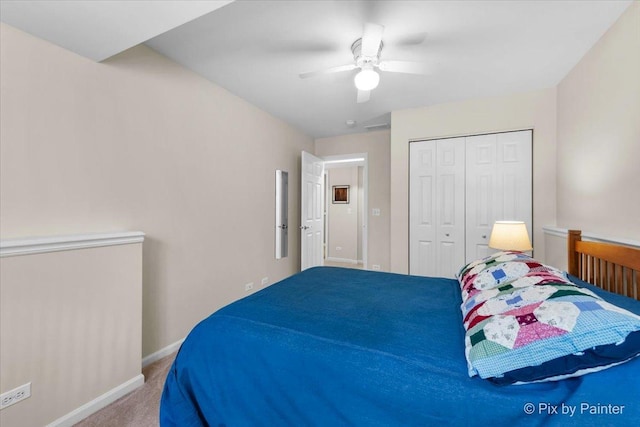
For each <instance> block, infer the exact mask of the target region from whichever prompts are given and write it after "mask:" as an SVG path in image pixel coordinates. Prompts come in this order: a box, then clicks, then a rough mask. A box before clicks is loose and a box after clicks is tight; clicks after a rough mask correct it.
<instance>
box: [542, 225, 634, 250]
mask: <svg viewBox="0 0 640 427" xmlns="http://www.w3.org/2000/svg"><path fill="white" fill-rule="evenodd" d="M542 229H543V230H544V232H545V234H549V235H551V236H558V237H565V238H566V237H567V234H569V230H568V229H567V228H561V227H554V226H545V227H542ZM582 239H583V240H587V241H591V242H603V243H613V244H616V245H626V246H632V247H635V248H640V242H639V241H637V240H632V239H624V238H613V237H604V236H601V235H599V234H595V233H590V232H587V231H583V232H582Z"/></svg>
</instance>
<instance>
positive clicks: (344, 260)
mask: <svg viewBox="0 0 640 427" xmlns="http://www.w3.org/2000/svg"><path fill="white" fill-rule="evenodd" d="M326 260H327V261H331V262H342V263H345V264H358V260H355V259H351V258H336V257H332V256H328V257H327V258H326Z"/></svg>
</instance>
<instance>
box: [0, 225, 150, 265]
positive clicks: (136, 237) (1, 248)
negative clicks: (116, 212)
mask: <svg viewBox="0 0 640 427" xmlns="http://www.w3.org/2000/svg"><path fill="white" fill-rule="evenodd" d="M144 236H145V234H144V233H143V232H141V231H123V232H114V233H90V234H75V235H66V236H49V237H28V238H24V239H6V240H0V257H2V258H4V257H9V256H18V255H30V254H40V253H46V252H56V251H69V250H73V249H84V248H95V247H101V246H114V245H128V244H131V243H142V242H143V241H144Z"/></svg>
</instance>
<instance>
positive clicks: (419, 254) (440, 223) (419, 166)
mask: <svg viewBox="0 0 640 427" xmlns="http://www.w3.org/2000/svg"><path fill="white" fill-rule="evenodd" d="M464 151H465V141H464V138H449V139H440V140H432V141H421V142H417V143H412V144H411V145H410V154H409V155H410V165H409V168H410V171H411V172H410V173H411V179H410V187H409V188H410V194H409V200H410V213H409V214H410V218H411V220H410V231H409V234H410V236H411V239H410V246H411V247H410V259H409V268H410V274H415V275H419V276H441V277H452V276H453V274H454V273H455V271H456V269H459V268H460V266H461V265H462V264H461V262H462V261H464V257H465V236H464V232H465V231H464V230H465V223H464V222H465V208H464V185H465V184H464V168H465V162H464Z"/></svg>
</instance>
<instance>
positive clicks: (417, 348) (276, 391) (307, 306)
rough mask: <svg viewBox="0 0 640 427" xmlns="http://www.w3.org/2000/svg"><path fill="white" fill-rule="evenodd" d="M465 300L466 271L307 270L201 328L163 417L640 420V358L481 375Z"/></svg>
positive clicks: (203, 420)
mask: <svg viewBox="0 0 640 427" xmlns="http://www.w3.org/2000/svg"><path fill="white" fill-rule="evenodd" d="M592 289H593V288H592ZM596 292H598V293H599V294H600V295H602V296H603V297H604V298H606V299H607V300H609V301H610V302H613V303H615V304H617V305H619V306H622V307H623V308H626V309H627V310H630V311H633V312H635V313H638V314H640V302H637V301H633V300H631V299H628V298H624V297H619V296H617V295H612V294H609V293H606V292H603V291H599V290H598V291H596ZM460 302H461V298H460V289H459V286H458V282H456V281H455V280H450V279H439V278H423V277H415V276H405V275H398V274H389V273H379V272H369V271H360V270H350V269H341V268H330V267H319V268H313V269H309V270H306V271H304V272H302V273H299V274H297V275H294V276H292V277H290V278H287V279H285V280H283V281H281V282H279V283H277V284H274V285H272V286H270V287H268V288H266V289H264V290H262V291H260V292H257V293H255V294H253V295H251V296H249V297H247V298H244V299H242V300H240V301H237V302H235V303H233V304H231V305H229V306H227V307H225V308H223V309H221V310H219V311H217V312H216V313H214V314H212V315H211V316H210V317H208V318H207V319H205V320H204V321H202V322H201V323H200V324H198V325H197V326H196V327H195V328H194V329H193V330H192V331H191V333H190V334H189V336H188V337H187V339H186V340H185V342H184V343H183V344H182V347H181V349H180V351H179V353H178V355H177V357H176V360H175V362H174V364H173V366H172V368H171V369H170V371H169V374H168V376H167V381H166V384H165V388H164V391H163V395H162V401H161V408H160V421H161V425H162V426H165V427H166V426H180V427H186V426H205V425H206V426H227V427H232V426H283V425H290V426H338V425H356V426H434V425H454V426H456V425H461V426H465V425H508V426H518V425H525V426H529V425H550V426H556V425H557V426H565V425H580V426H606V425H612V426H625V425H629V426H631V425H634V426H635V425H638V422H639V421H640V358H636V359H635V360H633V361H630V362H628V363H625V364H623V365H620V366H617V367H614V368H611V369H607V370H605V371H602V372H598V373H593V374H589V375H586V376H584V377H580V378H575V379H568V380H564V381H559V382H549V383H539V384H529V385H518V386H513V385H512V386H496V385H494V384H491V383H489V382H487V381H485V380H482V379H479V378H478V377H474V378H469V376H468V375H467V366H466V360H465V357H464V329H463V327H462V321H461V311H460ZM572 410H573V412H571V411H572ZM593 411H595V412H596V413H593ZM528 412H532V413H531V414H528ZM563 412H564V413H563ZM613 412H617V413H613Z"/></svg>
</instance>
